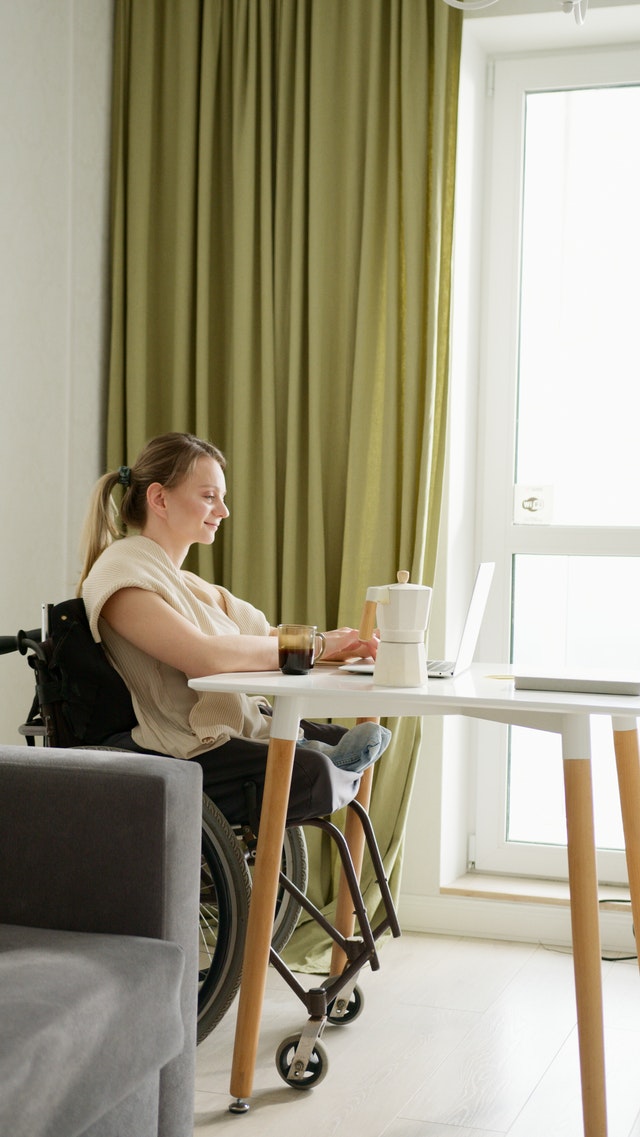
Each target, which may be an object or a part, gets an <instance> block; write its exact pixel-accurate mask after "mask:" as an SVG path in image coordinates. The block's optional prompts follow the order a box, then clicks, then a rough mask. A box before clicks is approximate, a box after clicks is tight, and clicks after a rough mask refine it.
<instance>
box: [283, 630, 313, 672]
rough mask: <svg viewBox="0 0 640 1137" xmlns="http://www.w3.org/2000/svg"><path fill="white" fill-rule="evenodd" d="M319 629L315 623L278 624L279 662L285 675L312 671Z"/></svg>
mask: <svg viewBox="0 0 640 1137" xmlns="http://www.w3.org/2000/svg"><path fill="white" fill-rule="evenodd" d="M317 630H318V629H317V628H316V627H315V625H313V624H278V662H279V664H280V670H281V671H282V673H283V674H284V675H306V674H307V672H308V671H311V668H312V667H313V660H314V656H315V647H316V632H317Z"/></svg>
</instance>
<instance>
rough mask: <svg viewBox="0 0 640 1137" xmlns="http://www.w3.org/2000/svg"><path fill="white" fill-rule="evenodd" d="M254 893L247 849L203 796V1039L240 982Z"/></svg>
mask: <svg viewBox="0 0 640 1137" xmlns="http://www.w3.org/2000/svg"><path fill="white" fill-rule="evenodd" d="M250 896H251V877H250V875H249V870H248V868H247V865H246V861H245V857H244V854H243V851H242V847H241V845H240V843H239V841H238V839H237V837H236V836H235V834H234V832H233V830H232V828H231V826H230V825H229V824H228V822H227V821H226V820H225V818H224V817H223V815H222V814H221V812H220V810H219V809H218V808H217V807H216V806H215V805H214V804H213V802H212V801H211V800H210V799H209V798H208V797H206V796H203V799H202V860H201V867H200V954H199V975H198V1042H202V1041H203V1039H205V1038H206V1037H207V1035H208V1034H210V1033H211V1031H212V1030H213V1028H214V1027H215V1026H216V1025H217V1023H219V1022H220V1019H221V1018H222V1017H223V1015H224V1014H225V1012H226V1011H227V1010H228V1009H229V1006H230V1005H231V1003H232V1002H233V1000H234V998H235V995H236V992H237V990H238V987H239V986H240V977H241V974H242V956H243V952H244V941H245V936H246V931H247V918H248V914H249V898H250Z"/></svg>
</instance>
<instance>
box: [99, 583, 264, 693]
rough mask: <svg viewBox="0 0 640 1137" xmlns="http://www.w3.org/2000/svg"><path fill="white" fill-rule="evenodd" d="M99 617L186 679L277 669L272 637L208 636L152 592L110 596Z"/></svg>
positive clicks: (121, 591) (127, 590)
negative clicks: (223, 673) (228, 672)
mask: <svg viewBox="0 0 640 1137" xmlns="http://www.w3.org/2000/svg"><path fill="white" fill-rule="evenodd" d="M100 615H101V616H102V618H103V619H104V620H105V621H106V623H107V624H108V625H109V627H110V628H113V630H114V631H115V632H117V633H118V635H120V636H122V637H123V639H125V640H128V641H129V643H132V644H134V645H135V647H138V648H140V650H141V651H144V652H146V653H147V655H151V656H153V658H154V659H158V660H160V662H161V663H167V664H169V666H170V667H175V668H176V669H177V670H178V671H183V672H184V673H185V675H186V676H187V677H188V678H189V679H196V678H197V677H198V676H200V675H215V674H218V673H222V672H227V671H276V670H277V669H278V641H277V640H276V639H274V638H273V636H247V635H237V636H236V635H232V636H224V635H215V636H208V635H206V634H205V633H204V632H201V631H200V630H199V628H197V627H196V626H195V624H192V623H191V621H190V620H187V619H186V617H185V616H181V615H180V613H179V612H176V611H175V609H174V608H172V607H171V605H170V604H167V603H166V601H165V600H163V599H162V597H161V596H159V595H158V594H157V593H156V592H149V591H148V590H147V589H144V588H121V589H119V591H118V592H114V594H113V596H110V597H109V599H108V600H107V601H106V602H105V603H104V605H103V607H102V611H101V613H100Z"/></svg>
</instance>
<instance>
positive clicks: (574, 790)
mask: <svg viewBox="0 0 640 1137" xmlns="http://www.w3.org/2000/svg"><path fill="white" fill-rule="evenodd" d="M590 747H591V742H590V732H589V719H588V717H586V716H578V715H567V716H565V719H564V725H563V732H562V748H563V767H564V784H565V808H566V815H567V850H568V857H569V889H570V894H571V930H572V938H573V957H574V976H575V985H576V1005H577V1012H578V1040H579V1047H580V1075H581V1082H582V1110H583V1119H584V1134H585V1137H606V1135H607V1107H606V1088H605V1067H604V1028H603V1017H602V970H601V950H600V923H599V915H598V876H597V870H596V854H595V834H594V823H593V793H592V785H591V760H590V754H591V749H590Z"/></svg>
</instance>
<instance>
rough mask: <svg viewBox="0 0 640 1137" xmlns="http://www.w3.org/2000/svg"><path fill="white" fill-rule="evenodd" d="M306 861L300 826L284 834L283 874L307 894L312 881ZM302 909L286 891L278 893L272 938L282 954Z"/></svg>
mask: <svg viewBox="0 0 640 1137" xmlns="http://www.w3.org/2000/svg"><path fill="white" fill-rule="evenodd" d="M308 868H309V866H308V861H307V842H306V841H305V839H304V832H303V830H302V829H301V828H300V826H299V825H294V826H292V827H291V828H289V829H285V831H284V842H283V845H282V872H283V873H284V875H285V876H286V877H287V878H288V879H289V880H290V881H292V882H293V884H295V885H296V887H297V888H299V889H300V891H301V892H305V893H306V891H307V881H308V878H309V872H308ZM300 912H301V906H300V904H299V903H298V901H297V900H295V899H294V897H293V896H291V895H290V894H289V893H288V892H286V890H285V889H284V888H280V889H279V890H278V899H277V901H276V914H275V919H274V922H273V938H272V940H271V944H272V947H273V949H274V951H277V952H281V951H282V949H283V947H284V946H285V945H286V944H287V943H288V942H289V940H290V939H291V936H292V935H293V932H294V929H295V926H296V924H297V923H298V917H299V915H300Z"/></svg>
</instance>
